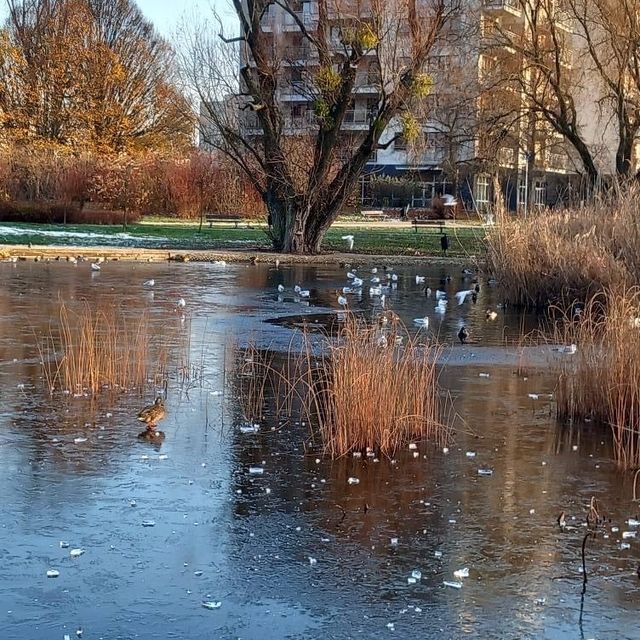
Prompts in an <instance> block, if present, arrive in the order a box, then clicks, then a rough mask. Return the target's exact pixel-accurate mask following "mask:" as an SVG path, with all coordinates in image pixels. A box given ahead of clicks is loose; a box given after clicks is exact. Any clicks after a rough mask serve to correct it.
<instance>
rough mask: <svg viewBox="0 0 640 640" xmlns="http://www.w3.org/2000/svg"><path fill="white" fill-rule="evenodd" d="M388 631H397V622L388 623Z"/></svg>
mask: <svg viewBox="0 0 640 640" xmlns="http://www.w3.org/2000/svg"><path fill="white" fill-rule="evenodd" d="M387 629H389V631H395V630H396V623H395V622H387Z"/></svg>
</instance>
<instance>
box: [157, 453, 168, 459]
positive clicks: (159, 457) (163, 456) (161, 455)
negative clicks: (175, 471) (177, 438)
mask: <svg viewBox="0 0 640 640" xmlns="http://www.w3.org/2000/svg"><path fill="white" fill-rule="evenodd" d="M168 459H169V456H168V455H167V454H166V453H162V454H160V455H159V456H158V460H168Z"/></svg>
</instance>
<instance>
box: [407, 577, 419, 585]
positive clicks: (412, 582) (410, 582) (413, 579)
mask: <svg viewBox="0 0 640 640" xmlns="http://www.w3.org/2000/svg"><path fill="white" fill-rule="evenodd" d="M416 582H418V581H417V580H416V579H415V578H413V577H410V578H407V584H416Z"/></svg>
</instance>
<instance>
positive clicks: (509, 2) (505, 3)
mask: <svg viewBox="0 0 640 640" xmlns="http://www.w3.org/2000/svg"><path fill="white" fill-rule="evenodd" d="M482 8H483V9H484V10H485V11H486V12H487V13H489V12H490V13H491V14H492V15H495V16H496V17H498V16H506V17H510V18H512V17H516V18H521V17H522V8H521V6H520V2H519V1H518V0H482Z"/></svg>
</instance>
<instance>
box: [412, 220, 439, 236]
mask: <svg viewBox="0 0 640 640" xmlns="http://www.w3.org/2000/svg"><path fill="white" fill-rule="evenodd" d="M411 224H412V225H413V228H414V230H415V232H416V233H418V227H438V228H439V231H440V233H443V232H444V227H445V223H444V220H427V219H424V218H414V219H413V220H412V221H411Z"/></svg>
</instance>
